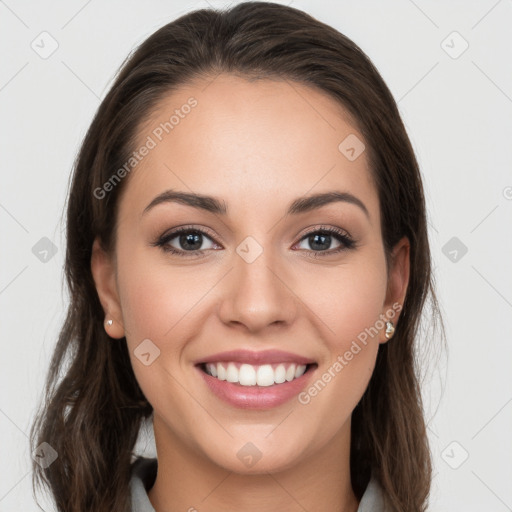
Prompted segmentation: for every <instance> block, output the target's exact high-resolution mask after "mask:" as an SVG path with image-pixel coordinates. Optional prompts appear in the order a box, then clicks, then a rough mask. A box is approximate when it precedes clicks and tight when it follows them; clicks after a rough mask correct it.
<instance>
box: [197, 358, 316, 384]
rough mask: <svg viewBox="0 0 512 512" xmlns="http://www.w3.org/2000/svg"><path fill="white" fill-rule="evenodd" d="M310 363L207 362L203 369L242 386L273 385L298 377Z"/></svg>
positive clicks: (216, 376) (217, 377)
mask: <svg viewBox="0 0 512 512" xmlns="http://www.w3.org/2000/svg"><path fill="white" fill-rule="evenodd" d="M307 366H308V365H305V364H295V363H277V364H263V365H252V364H246V363H245V364H240V363H236V362H223V363H206V364H204V367H203V371H205V372H206V373H207V374H208V375H211V376H212V377H215V378H216V379H218V380H225V381H227V382H233V383H238V384H240V385H241V386H262V387H265V386H273V385H275V384H283V383H284V382H291V381H292V380H294V379H298V378H299V377H301V376H302V375H304V373H305V372H306V369H307Z"/></svg>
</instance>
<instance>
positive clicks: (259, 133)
mask: <svg viewBox="0 0 512 512" xmlns="http://www.w3.org/2000/svg"><path fill="white" fill-rule="evenodd" d="M190 98H193V100H191V99H190ZM186 105H189V107H186ZM173 114H174V116H175V118H174V119H171V121H170V118H171V116H172V115H173ZM166 122H167V123H168V124H167V125H165V123H166ZM348 136H350V137H351V139H348V141H352V144H349V145H348V146H353V147H355V155H357V153H358V152H359V151H360V150H361V148H362V146H360V144H361V143H362V142H363V137H362V135H361V134H360V133H359V132H358V131H357V129H356V128H355V126H354V124H353V123H351V122H350V118H349V117H348V115H347V114H346V112H344V110H343V109H342V108H341V107H340V106H339V105H338V104H337V103H336V102H335V101H334V100H332V99H330V98H329V97H328V96H326V95H324V94H323V93H321V92H318V91H316V90H313V89H311V88H308V87H306V86H303V85H299V84H297V83H293V86H292V84H290V83H288V82H285V81H283V82H278V81H271V80H263V81H254V82H251V81H248V80H246V79H243V78H240V77H235V76H231V75H219V76H218V77H217V78H215V79H214V80H213V81H212V78H210V79H209V80H204V81H198V82H195V83H194V84H190V85H188V86H186V87H182V88H181V89H180V90H179V91H177V92H173V93H172V94H171V95H169V96H168V97H166V98H165V99H164V100H163V101H161V102H160V104H159V105H158V107H157V109H156V111H155V112H154V113H153V115H152V116H151V119H149V120H148V121H147V122H145V123H144V126H142V127H141V128H140V132H139V144H138V145H137V148H140V147H141V146H143V145H144V144H146V145H147V147H150V146H151V147H150V149H149V150H148V151H147V154H146V155H145V156H143V157H142V158H141V160H140V162H138V163H137V165H136V166H135V168H134V170H133V171H132V172H131V174H130V175H129V177H128V178H125V179H127V183H125V184H124V185H126V187H125V188H124V190H123V194H122V196H121V198H120V202H119V205H118V208H119V209H118V226H117V239H116V253H115V255H113V256H112V257H111V258H110V259H109V258H108V257H107V256H105V255H103V256H102V255H101V254H100V252H99V250H98V248H97V246H95V253H94V254H95V256H94V257H93V261H92V269H93V274H94V277H95V280H96V284H97V288H98V292H99V294H100V298H101V300H102V303H103V306H104V308H105V310H106V311H108V313H109V314H110V317H112V318H114V326H113V327H112V330H111V331H109V334H110V335H111V336H112V337H122V336H123V335H124V336H126V342H127V343H128V348H129V352H130V357H131V361H132V365H133V369H134V372H135V375H136V378H137V380H138V382H139V384H140V386H141V388H142V390H143V392H144V394H145V396H146V397H147V399H148V401H149V402H150V403H151V405H152V406H153V408H154V421H155V433H156V429H157V425H158V432H159V434H158V435H159V436H161V437H162V436H165V437H166V438H167V442H168V443H170V444H172V443H174V444H176V445H177V446H178V445H179V446H180V447H182V448H183V447H185V448H186V449H187V450H188V451H189V452H190V453H194V454H195V456H197V457H200V458H203V459H205V460H208V461H210V462H213V463H214V464H217V465H219V466H222V467H224V468H226V469H229V470H231V471H237V472H261V471H276V470H279V469H284V468H286V467H289V466H291V465H293V464H297V463H298V462H300V461H304V460H307V459H308V458H311V457H314V456H315V454H318V453H321V452H326V451H328V450H331V449H332V447H333V446H334V445H336V444H337V443H338V444H341V443H342V442H343V440H345V441H346V439H348V437H347V436H348V435H349V432H350V417H351V413H352V411H353V409H354V407H355V406H356V404H357V403H358V401H359V400H360V398H361V396H362V395H363V393H364V390H365V389H366V387H367V384H368V382H369V379H370V377H371V374H372V371H373V368H374V364H375V359H376V355H377V351H378V348H379V344H380V343H384V342H385V341H386V338H385V335H384V330H385V327H384V320H385V319H386V317H387V318H392V317H394V318H393V321H394V322H395V323H396V320H397V318H398V310H399V306H398V307H397V305H396V304H401V303H402V301H403V297H404V294H405V289H406V286H407V280H408V249H407V244H406V243H403V244H400V245H399V246H397V248H396V250H395V252H394V253H393V255H392V256H393V259H392V260H391V267H390V272H389V274H388V273H387V270H386V259H385V253H384V249H383V242H382V238H381V230H380V214H379V201H378V196H377V190H376V188H375V185H374V183H373V181H372V178H371V175H370V171H369V168H368V160H367V154H366V152H365V151H362V152H361V154H360V155H359V156H358V157H357V158H355V159H354V158H353V157H354V154H353V153H352V152H351V151H350V149H348V150H347V143H345V145H343V144H342V146H341V147H342V150H340V149H339V146H340V143H341V142H342V141H344V139H345V138H346V137H348ZM148 137H149V138H148ZM354 137H357V139H355V138H354ZM150 139H151V140H152V141H153V142H150ZM358 140H359V142H358ZM354 141H355V142H354ZM141 153H142V152H141ZM349 157H351V158H349ZM172 193H181V194H187V195H189V194H194V195H200V196H201V197H200V198H197V197H193V196H188V197H187V198H186V197H183V196H181V199H179V200H176V199H174V200H173V195H172ZM323 194H330V195H329V196H326V195H323ZM315 195H319V197H320V199H319V200H317V201H316V202H315V201H311V200H309V201H308V198H309V199H311V198H312V196H315ZM322 195H323V196H322ZM204 196H208V197H209V198H211V199H205V198H204ZM322 197H323V200H322V199H321V198H322ZM178 229H182V230H183V231H182V232H181V233H177V230H178ZM394 304H395V307H393V305H394ZM113 342H115V341H113ZM225 352H229V353H227V354H222V353H225ZM205 362H208V363H209V364H208V365H207V366H206V365H204V364H202V363H205ZM207 373H209V374H207ZM212 374H213V375H212ZM221 379H226V380H221ZM276 381H277V382H276ZM283 381H284V382H283ZM162 442H163V441H162ZM248 443H251V444H248ZM157 447H158V439H157ZM247 455H249V456H251V455H252V456H254V455H256V456H257V457H259V456H261V459H260V460H259V461H258V463H257V464H255V465H254V466H252V465H251V464H248V462H247V460H248V459H247V458H246V456H247Z"/></svg>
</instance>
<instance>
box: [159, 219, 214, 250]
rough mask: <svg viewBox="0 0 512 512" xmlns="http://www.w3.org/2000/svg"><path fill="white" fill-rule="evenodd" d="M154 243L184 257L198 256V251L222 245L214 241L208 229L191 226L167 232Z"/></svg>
mask: <svg viewBox="0 0 512 512" xmlns="http://www.w3.org/2000/svg"><path fill="white" fill-rule="evenodd" d="M205 242H206V245H205ZM153 245H154V246H158V247H161V248H162V250H163V251H166V252H170V253H172V254H176V255H178V256H184V257H187V256H197V255H198V253H202V252H203V251H206V250H207V249H215V248H217V247H220V246H218V244H216V243H215V242H213V240H212V238H211V236H209V235H208V233H207V232H206V231H204V230H202V229H198V228H192V227H190V226H182V227H180V228H177V229H174V230H172V231H171V232H169V233H166V234H165V235H163V236H161V237H160V238H159V239H158V240H157V241H156V242H155V243H154V244H153Z"/></svg>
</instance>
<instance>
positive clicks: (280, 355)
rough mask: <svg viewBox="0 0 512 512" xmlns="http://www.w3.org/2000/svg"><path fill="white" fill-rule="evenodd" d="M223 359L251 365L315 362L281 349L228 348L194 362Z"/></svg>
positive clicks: (216, 361) (213, 361)
mask: <svg viewBox="0 0 512 512" xmlns="http://www.w3.org/2000/svg"><path fill="white" fill-rule="evenodd" d="M223 361H233V362H238V363H247V364H253V365H261V364H274V363H296V364H311V363H314V362H315V361H314V360H313V359H311V358H308V357H303V356H299V355H297V354H292V353H291V352H284V351H282V350H259V351H254V350H228V351H226V352H218V353H217V354H213V355H211V356H208V357H204V358H201V359H199V360H197V361H196V363H195V364H202V363H220V362H223Z"/></svg>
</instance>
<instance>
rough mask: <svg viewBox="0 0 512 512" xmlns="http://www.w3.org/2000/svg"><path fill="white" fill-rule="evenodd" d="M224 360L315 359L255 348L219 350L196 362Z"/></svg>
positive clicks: (299, 361)
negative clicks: (254, 349)
mask: <svg viewBox="0 0 512 512" xmlns="http://www.w3.org/2000/svg"><path fill="white" fill-rule="evenodd" d="M224 361H233V362H237V363H247V364H253V365H262V364H274V363H295V364H311V363H314V362H315V361H314V360H313V359H309V358H307V357H303V356H298V355H296V354H292V353H291V352H283V351H282V350H260V351H257V352H255V351H253V350H229V351H227V352H219V353H218V354H213V355H211V356H208V357H205V358H203V359H200V360H197V361H196V362H195V364H196V365H198V364H201V363H222V362H224ZM297 380H298V379H297ZM292 382H293V381H292Z"/></svg>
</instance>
